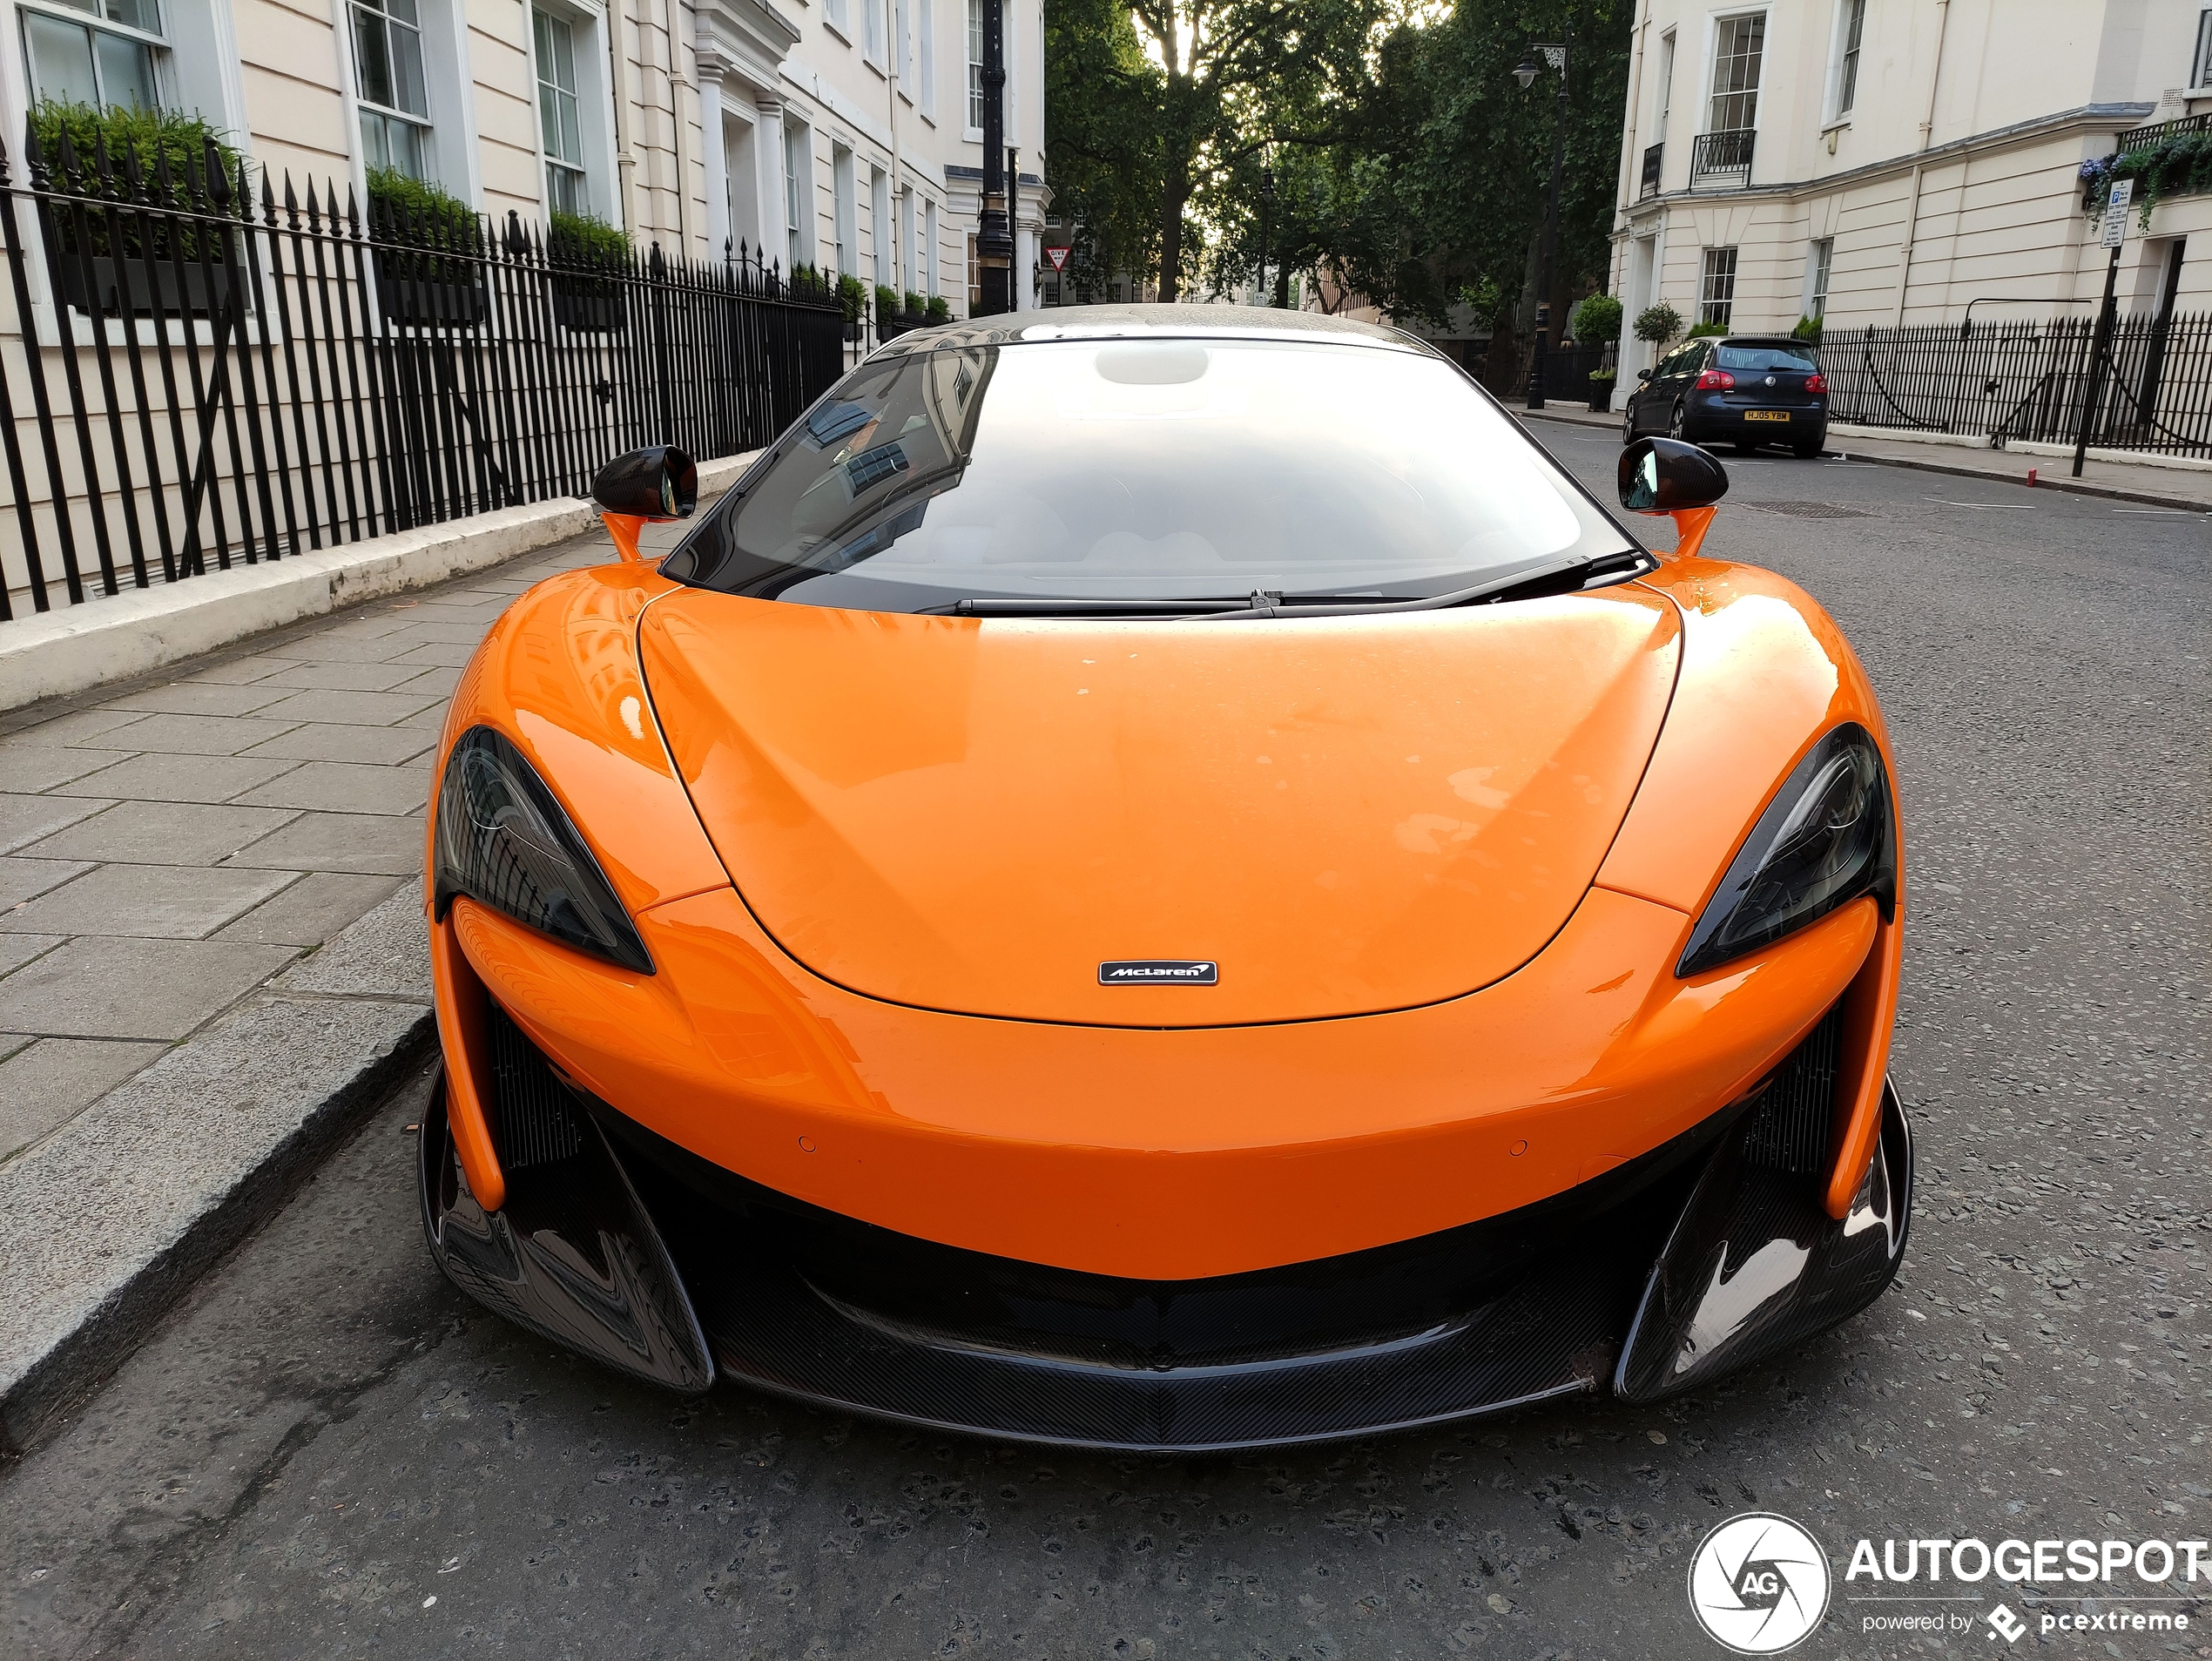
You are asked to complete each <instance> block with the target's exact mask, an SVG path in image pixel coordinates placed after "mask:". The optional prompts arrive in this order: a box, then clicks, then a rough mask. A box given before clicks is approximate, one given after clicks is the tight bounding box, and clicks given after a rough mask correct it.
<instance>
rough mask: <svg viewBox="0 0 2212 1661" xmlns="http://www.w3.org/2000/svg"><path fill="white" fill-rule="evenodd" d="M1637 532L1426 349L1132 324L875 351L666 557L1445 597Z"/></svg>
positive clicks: (949, 597)
mask: <svg viewBox="0 0 2212 1661" xmlns="http://www.w3.org/2000/svg"><path fill="white" fill-rule="evenodd" d="M1634 548H1635V544H1634V543H1632V542H1631V541H1630V540H1629V538H1628V537H1627V536H1626V535H1625V534H1624V533H1623V532H1622V530H1621V528H1620V527H1619V526H1618V525H1617V524H1615V523H1614V522H1613V521H1612V520H1611V519H1609V518H1608V517H1607V516H1606V515H1605V514H1604V513H1603V512H1602V510H1600V509H1599V508H1598V507H1597V506H1596V504H1595V503H1593V502H1592V501H1591V500H1590V499H1589V498H1588V496H1585V495H1583V494H1582V492H1581V490H1578V489H1577V488H1576V487H1575V485H1574V484H1573V483H1571V482H1570V481H1569V480H1568V478H1567V477H1566V476H1564V475H1563V474H1562V473H1561V472H1560V470H1559V469H1557V468H1556V467H1554V465H1553V464H1552V463H1551V462H1550V460H1549V458H1548V457H1547V456H1545V455H1544V453H1543V452H1542V451H1541V449H1538V448H1537V446H1536V445H1535V444H1534V442H1531V441H1530V440H1529V439H1528V438H1527V436H1525V435H1523V434H1522V433H1521V431H1520V430H1519V429H1517V427H1516V426H1515V424H1514V422H1513V421H1512V420H1511V418H1510V417H1508V416H1507V415H1504V414H1503V413H1502V412H1501V410H1500V409H1499V408H1498V407H1497V406H1496V405H1495V404H1494V403H1493V402H1490V400H1489V399H1487V397H1485V396H1483V395H1482V394H1480V392H1478V391H1477V390H1476V389H1475V388H1474V387H1473V386H1472V385H1471V384H1470V383H1469V382H1468V381H1467V380H1466V379H1465V378H1464V377H1463V376H1461V375H1460V373H1459V372H1458V371H1457V370H1456V369H1454V368H1452V367H1451V366H1450V365H1448V364H1447V363H1445V362H1442V361H1440V360H1438V359H1436V358H1433V357H1431V356H1429V355H1427V354H1424V353H1420V352H1418V351H1414V350H1412V349H1409V348H1398V347H1393V346H1389V345H1386V344H1376V345H1356V344H1335V343H1330V344H1319V343H1309V342H1305V341H1275V340H1234V339H1231V340H1224V339H1219V338H1205V339H1172V338H1167V339H1163V338H1149V339H1148V338H1139V339H1127V338H1123V339H1109V340H1061V341H1028V342H1023V343H1021V344H1016V345H1008V346H1003V347H1001V346H988V345H946V346H942V347H939V348H934V349H931V350H923V351H916V352H912V353H908V354H900V355H895V356H892V357H889V358H887V359H886V360H884V361H879V362H873V363H867V364H863V365H862V366H861V367H860V368H858V369H856V370H854V371H853V373H852V374H851V375H848V376H846V379H845V380H844V381H842V382H841V383H840V385H839V386H838V387H837V388H835V389H834V390H833V392H831V393H830V395H828V396H827V397H826V398H824V399H823V400H822V402H819V404H817V405H816V406H815V407H814V408H813V410H812V411H811V412H810V413H809V414H808V415H807V416H806V419H805V420H803V421H802V422H799V424H798V425H796V426H795V427H793V428H792V430H791V431H790V432H788V433H786V435H785V436H784V437H783V438H782V439H781V440H780V441H779V443H778V444H777V447H776V449H775V450H774V452H773V453H772V455H771V456H768V457H766V458H765V460H764V461H763V463H761V464H760V465H759V467H758V468H756V469H754V470H753V471H752V474H751V475H750V476H749V477H748V478H747V479H746V481H745V483H744V486H743V489H742V490H741V491H740V490H733V491H732V492H731V494H730V495H729V496H725V498H724V499H723V500H722V501H721V502H720V503H717V504H716V505H715V506H714V507H713V508H712V509H711V510H709V512H708V513H707V514H706V515H705V516H704V517H703V519H702V521H701V523H699V524H698V526H697V527H696V528H695V529H694V530H693V531H692V533H691V535H690V536H689V537H686V538H685V541H684V543H683V544H682V545H681V546H680V547H679V548H678V550H677V552H676V553H675V554H673V555H672V556H671V557H670V558H669V560H668V561H667V562H666V564H664V566H663V568H662V569H663V570H664V571H666V572H667V573H668V574H669V575H670V576H671V577H678V578H680V579H682V580H684V581H686V582H690V583H694V584H699V585H702V586H705V587H709V588H715V589H719V590H722V591H725V592H729V593H736V594H745V595H752V596H756V597H759V598H781V599H786V600H794V601H799V602H803V603H806V604H817V605H829V606H838V607H845V608H849V609H853V610H860V611H923V610H929V609H935V608H943V607H947V606H949V605H953V604H957V603H958V602H959V601H961V600H962V599H968V598H975V599H1008V600H1045V599H1051V600H1073V601H1078V602H1081V601H1085V600H1089V601H1101V602H1103V601H1120V600H1128V599H1134V598H1158V599H1174V600H1180V599H1194V598H1244V597H1246V596H1248V595H1250V594H1251V592H1252V591H1255V590H1259V591H1281V592H1284V593H1286V594H1291V595H1300V594H1305V595H1322V594H1325V595H1335V596H1349V597H1362V598H1364V597H1370V596H1372V597H1375V598H1399V597H1408V598H1411V597H1427V596H1431V595H1437V594H1443V593H1447V592H1451V591H1456V590H1459V589H1461V588H1465V587H1467V586H1469V585H1471V584H1476V583H1480V582H1482V581H1483V580H1485V579H1486V578H1487V577H1494V576H1499V575H1509V574H1511V573H1512V572H1513V571H1515V570H1516V569H1518V568H1519V567H1521V566H1523V565H1534V564H1539V563H1541V562H1544V561H1548V560H1558V559H1561V558H1563V557H1566V558H1571V557H1578V556H1583V555H1587V556H1589V557H1602V556H1605V555H1608V554H1615V553H1621V552H1624V551H1629V550H1633V549H1634Z"/></svg>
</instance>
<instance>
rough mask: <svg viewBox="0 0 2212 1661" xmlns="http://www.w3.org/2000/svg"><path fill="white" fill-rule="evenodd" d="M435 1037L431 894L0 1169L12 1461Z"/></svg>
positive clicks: (297, 972) (3, 1351) (5, 1394)
mask: <svg viewBox="0 0 2212 1661" xmlns="http://www.w3.org/2000/svg"><path fill="white" fill-rule="evenodd" d="M434 1041H435V1021H434V1019H433V1016H432V1015H431V1011H430V1008H429V956H428V942H427V941H426V939H425V938H424V933H423V924H422V890H421V884H420V883H419V882H416V883H410V884H408V886H407V887H406V888H401V890H400V891H399V892H398V893H397V894H395V895H392V896H391V897H390V898H389V899H388V900H386V901H384V902H383V903H382V904H381V905H379V906H378V907H376V908H375V909H374V910H372V911H371V912H369V913H368V915H366V916H364V917H362V918H361V920H360V921H359V922H355V923H354V924H353V925H352V927H350V928H347V929H345V930H344V931H342V932H341V933H340V934H339V935H336V936H334V938H333V939H332V940H331V941H330V942H328V943H327V944H326V945H325V946H324V947H323V948H322V949H321V950H320V951H318V952H316V953H314V954H313V955H310V956H308V957H307V958H305V959H303V960H301V961H300V962H299V963H297V964H295V965H294V966H293V968H291V969H287V970H285V971H284V972H283V973H281V974H280V975H278V976H276V977H275V978H274V979H273V981H271V982H269V984H268V985H267V986H266V988H264V989H263V991H262V992H261V994H260V995H259V996H257V997H256V998H255V999H253V1001H251V1002H249V1003H246V1004H243V1005H241V1006H239V1008H237V1009H233V1010H231V1011H230V1012H229V1013H228V1014H227V1015H225V1016H221V1017H220V1018H219V1019H218V1020H216V1021H215V1022H214V1023H212V1025H210V1026H208V1027H207V1028H206V1029H205V1030H202V1031H200V1032H199V1033H198V1034H197V1035H195V1036H192V1038H190V1039H188V1040H186V1041H185V1043H180V1044H179V1045H177V1046H176V1047H175V1048H174V1049H172V1050H170V1051H169V1053H168V1054H166V1055H165V1056H163V1057H161V1058H160V1059H159V1060H158V1061H156V1062H155V1063H153V1064H152V1066H150V1067H148V1068H146V1069H145V1070H144V1071H143V1072H140V1073H139V1074H138V1075H137V1076H136V1077H133V1078H132V1079H130V1080H128V1081H127V1082H125V1084H121V1085H119V1086H118V1088H116V1089H115V1090H111V1091H110V1092H109V1093H108V1094H107V1095H106V1096H105V1097H102V1098H101V1099H100V1100H98V1101H97V1102H95V1103H94V1104H92V1105H91V1106H90V1107H88V1108H86V1109H85V1110H84V1111H83V1112H81V1113H79V1114H78V1116H77V1117H75V1118H72V1119H71V1120H70V1121H69V1122H68V1123H67V1124H64V1125H63V1126H62V1127H61V1129H60V1130H58V1131H56V1132H55V1133H54V1134H53V1135H52V1136H51V1137H49V1138H47V1139H46V1140H45V1141H44V1142H42V1143H40V1144H37V1146H35V1147H32V1148H30V1149H29V1150H27V1151H24V1153H23V1154H21V1155H20V1156H18V1157H17V1158H14V1159H12V1160H10V1161H9V1162H8V1163H7V1164H6V1165H0V1285H4V1286H6V1287H7V1288H8V1292H7V1296H6V1297H5V1298H4V1299H0V1453H6V1454H20V1453H22V1452H23V1451H24V1450H25V1449H27V1448H30V1447H31V1446H32V1445H34V1444H35V1443H36V1442H37V1440H38V1439H39V1438H40V1437H41V1436H42V1435H44V1432H45V1431H46V1430H47V1429H49V1428H51V1427H52V1426H54V1425H55V1424H56V1423H57V1421H58V1420H59V1419H60V1417H61V1415H63V1414H64V1413H65V1412H66V1411H67V1409H68V1408H71V1406H73V1405H74V1404H75V1403H77V1402H78V1401H81V1400H83V1399H84V1397H85V1396H86V1395H87V1394H90V1393H91V1390H92V1389H93V1388H95V1387H96V1386H98V1384H99V1382H100V1381H102V1380H103V1379H105V1377H106V1376H107V1374H109V1373H111V1372H112V1371H113V1370H114V1368H115V1367H117V1366H118V1364H119V1363H120V1362H121V1361H123V1360H124V1359H125V1357H126V1356H127V1355H129V1354H130V1353H131V1351H132V1349H134V1348H135V1347H137V1346H138V1343H139V1341H140V1340H142V1339H144V1338H145V1335H146V1334H147V1333H148V1332H149V1331H151V1330H152V1327H153V1326H154V1325H155V1324H156V1323H157V1322H158V1320H160V1319H161V1317H162V1316H163V1315H164V1314H165V1313H166V1312H167V1311H168V1309H169V1307H171V1305H172V1304H173V1303H174V1302H175V1301H176V1300H177V1299H178V1298H179V1296H180V1295H181V1294H182V1293H185V1291H186V1290H188V1289H189V1288H190V1287H191V1286H192V1283H193V1282H194V1281H195V1280H198V1279H199V1276H200V1275H201V1274H203V1273H206V1271H207V1269H208V1268H210V1267H211V1266H212V1265H213V1264H214V1263H215V1262H216V1260H217V1259H219V1258H220V1257H222V1256H223V1254H224V1253H226V1252H228V1251H229V1250H230V1248H231V1247H232V1246H235V1245H236V1244H237V1243H238V1242H239V1240H240V1239H243V1238H245V1236H246V1235H247V1234H248V1233H250V1232H253V1229H254V1227H255V1226H256V1225H259V1224H260V1222H261V1221H262V1220H263V1219H266V1217H268V1216H269V1215H270V1214H271V1212H273V1211H274V1210H275V1208H276V1206H277V1205H279V1204H280V1202H281V1200H282V1199H283V1198H284V1196H285V1195H286V1194H287V1192H289V1191H290V1190H291V1188H292V1187H293V1185H295V1184H296V1183H297V1182H299V1181H300V1179H301V1178H304V1177H305V1176H306V1175H307V1173H308V1172H309V1171H312V1170H314V1167H315V1166H316V1165H318V1164H320V1161H321V1160H322V1159H323V1158H325V1157H326V1156H327V1154H328V1153H329V1152H330V1151H332V1150H333V1148H334V1147H335V1146H336V1144H338V1143H339V1142H340V1141H341V1140H342V1139H343V1138H345V1137H346V1136H347V1134H348V1133H349V1132H350V1131H352V1130H353V1129H354V1126H355V1125H357V1124H359V1123H360V1122H361V1118H362V1117H363V1116H364V1115H366V1114H367V1113H368V1111H369V1110H370V1109H371V1108H373V1107H374V1105H375V1104H377V1103H378V1102H379V1101H381V1099H382V1098H383V1097H385V1096H386V1095H387V1094H388V1092H389V1090H391V1089H392V1088H393V1087H394V1086H395V1085H396V1084H398V1083H399V1082H400V1081H401V1079H403V1078H404V1077H407V1075H408V1073H409V1072H411V1071H412V1070H414V1069H415V1068H416V1067H418V1066H420V1065H421V1063H422V1062H423V1061H424V1060H425V1058H426V1057H428V1054H429V1052H430V1050H431V1049H432V1046H433V1043H434Z"/></svg>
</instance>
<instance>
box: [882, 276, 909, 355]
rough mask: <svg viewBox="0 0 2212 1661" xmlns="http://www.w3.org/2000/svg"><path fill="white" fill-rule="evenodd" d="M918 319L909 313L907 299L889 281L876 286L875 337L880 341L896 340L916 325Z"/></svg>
mask: <svg viewBox="0 0 2212 1661" xmlns="http://www.w3.org/2000/svg"><path fill="white" fill-rule="evenodd" d="M916 321H918V320H916V319H914V318H910V317H908V316H907V304H906V299H905V297H904V296H903V295H901V294H900V293H899V291H898V290H897V289H895V288H894V287H891V285H890V284H888V283H882V282H880V283H878V284H876V286H875V337H876V339H877V340H879V341H891V340H896V339H897V338H898V337H899V336H900V335H901V334H905V333H906V332H907V330H908V329H910V328H912V327H914V323H915V322H916Z"/></svg>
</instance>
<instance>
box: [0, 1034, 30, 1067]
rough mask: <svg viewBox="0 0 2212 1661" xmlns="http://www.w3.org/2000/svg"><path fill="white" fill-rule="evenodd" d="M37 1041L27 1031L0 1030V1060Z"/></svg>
mask: <svg viewBox="0 0 2212 1661" xmlns="http://www.w3.org/2000/svg"><path fill="white" fill-rule="evenodd" d="M37 1042H38V1040H37V1039H36V1038H34V1037H32V1036H30V1034H29V1033H27V1032H0V1061H5V1060H7V1058H8V1057H10V1056H12V1055H14V1054H15V1053H16V1051H17V1050H24V1049H28V1048H29V1047H30V1045H32V1044H35V1043H37Z"/></svg>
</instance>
